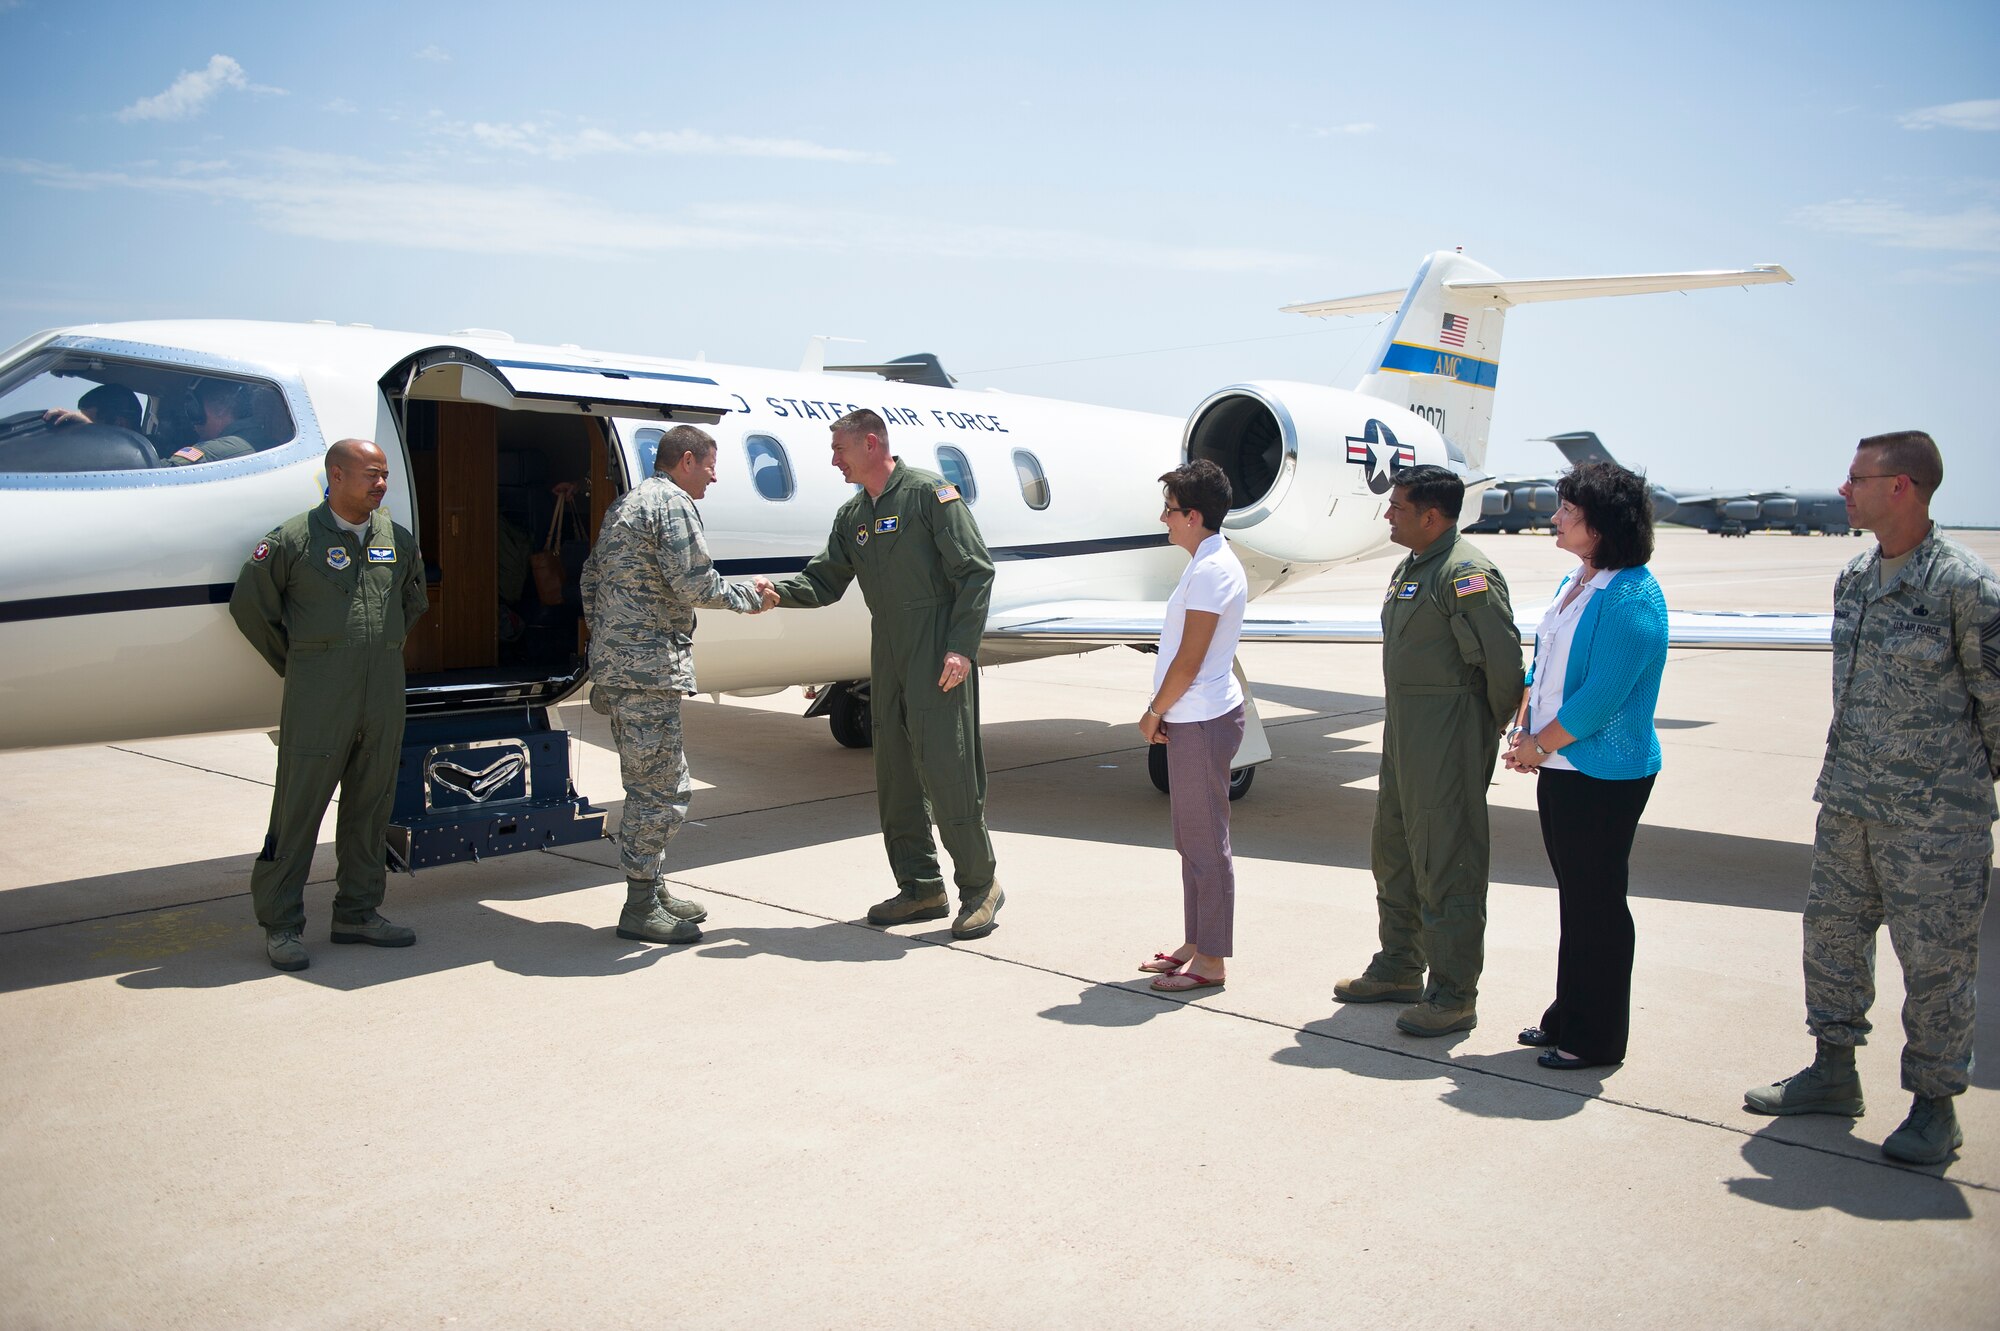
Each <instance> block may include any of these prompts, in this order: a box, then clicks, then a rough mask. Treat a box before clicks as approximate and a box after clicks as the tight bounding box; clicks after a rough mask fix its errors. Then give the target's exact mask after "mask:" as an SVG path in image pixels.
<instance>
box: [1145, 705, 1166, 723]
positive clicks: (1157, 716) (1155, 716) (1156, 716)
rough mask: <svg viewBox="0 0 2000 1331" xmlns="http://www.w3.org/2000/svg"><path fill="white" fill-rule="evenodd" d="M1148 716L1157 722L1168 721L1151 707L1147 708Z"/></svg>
mask: <svg viewBox="0 0 2000 1331" xmlns="http://www.w3.org/2000/svg"><path fill="white" fill-rule="evenodd" d="M1146 715H1147V716H1150V717H1152V718H1153V719H1154V720H1155V721H1164V720H1166V719H1167V718H1166V717H1164V716H1162V715H1160V714H1159V713H1158V712H1156V711H1154V710H1153V709H1152V707H1151V706H1150V705H1148V706H1147V708H1146Z"/></svg>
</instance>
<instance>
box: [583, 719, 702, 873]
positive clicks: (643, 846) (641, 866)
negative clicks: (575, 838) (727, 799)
mask: <svg viewBox="0 0 2000 1331" xmlns="http://www.w3.org/2000/svg"><path fill="white" fill-rule="evenodd" d="M591 695H592V700H593V701H592V705H593V706H597V705H598V704H599V703H602V704H604V705H605V706H606V707H607V708H608V711H607V715H609V716H610V718H611V737H612V739H614V740H616V741H617V743H618V775H619V777H620V779H621V780H623V781H624V783H625V812H624V815H623V816H622V817H621V818H620V819H619V822H618V858H619V860H620V862H621V863H623V865H624V867H625V876H626V877H627V878H644V879H657V878H659V876H660V875H661V874H662V873H663V872H664V871H665V869H666V860H667V843H668V842H669V841H671V840H673V839H674V833H676V832H678V831H680V830H681V824H682V823H684V822H686V821H687V816H688V801H689V798H690V796H691V795H692V793H693V790H694V783H693V779H692V778H691V777H690V776H689V775H688V765H687V753H686V750H685V748H684V747H683V745H682V742H681V699H680V695H679V694H677V693H671V692H668V691H667V690H665V689H607V688H593V689H592V690H591Z"/></svg>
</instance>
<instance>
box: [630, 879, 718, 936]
mask: <svg viewBox="0 0 2000 1331" xmlns="http://www.w3.org/2000/svg"><path fill="white" fill-rule="evenodd" d="M654 886H655V884H654V883H653V881H652V879H650V878H627V879H626V880H625V909H624V910H623V911H621V912H620V913H619V916H618V936H619V937H620V938H635V939H637V940H639V941H640V942H642V943H699V942H700V941H701V930H700V929H698V928H696V927H695V924H694V922H693V921H692V920H683V919H680V918H679V917H677V916H675V915H672V914H670V913H669V912H668V911H667V908H666V907H665V906H663V905H661V904H660V900H659V898H658V897H656V896H655V895H654V894H653V889H654Z"/></svg>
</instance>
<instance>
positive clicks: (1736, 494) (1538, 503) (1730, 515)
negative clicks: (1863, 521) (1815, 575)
mask: <svg viewBox="0 0 2000 1331" xmlns="http://www.w3.org/2000/svg"><path fill="white" fill-rule="evenodd" d="M1542 442H1544V443H1550V444H1554V445H1555V446H1556V447H1557V448H1559V449H1561V450H1562V455H1563V456H1564V457H1566V458H1568V459H1569V464H1570V466H1572V467H1580V466H1582V465H1583V464H1584V463H1586V462H1611V463H1616V462H1617V461H1618V459H1617V458H1614V457H1612V456H1611V450H1609V449H1607V448H1606V447H1605V446H1604V444H1603V443H1602V441H1600V440H1599V439H1598V437H1597V436H1596V435H1595V434H1592V433H1591V432H1590V431H1589V430H1573V431H1571V432H1570V433H1568V434H1557V435H1550V436H1549V437H1548V438H1547V439H1546V440H1543V441H1542ZM1559 479H1560V477H1556V476H1503V477H1501V478H1500V479H1498V480H1496V481H1494V482H1493V484H1492V485H1491V486H1489V487H1488V488H1487V490H1486V492H1485V494H1483V495H1481V496H1480V506H1479V518H1478V520H1477V521H1475V522H1474V523H1472V524H1471V525H1470V526H1468V527H1467V528H1466V529H1465V530H1467V531H1470V532H1518V531H1533V530H1535V529H1536V528H1538V527H1540V528H1546V527H1547V526H1548V525H1549V519H1550V518H1553V517H1554V516H1555V512H1556V502H1557V501H1556V481H1557V480H1559ZM1651 485H1652V491H1653V517H1654V519H1655V520H1656V521H1659V522H1672V523H1676V524H1678V525H1680V526H1683V527H1698V528H1700V529H1701V530H1703V531H1709V532H1714V533H1715V534H1716V535H1717V536H1743V535H1747V534H1748V533H1750V532H1753V531H1788V532H1790V533H1792V535H1794V536H1811V535H1813V534H1814V533H1815V532H1823V533H1825V534H1826V535H1828V536H1848V535H1854V536H1859V535H1860V534H1861V533H1860V532H1859V531H1858V530H1857V529H1855V528H1852V527H1850V526H1848V525H1847V501H1846V500H1844V499H1842V498H1841V497H1840V496H1839V495H1838V494H1836V493H1832V492H1830V491H1826V490H1790V489H1785V490H1706V491H1695V490H1684V491H1675V490H1671V489H1668V488H1667V487H1666V486H1664V485H1661V484H1659V483H1658V482H1652V483H1651Z"/></svg>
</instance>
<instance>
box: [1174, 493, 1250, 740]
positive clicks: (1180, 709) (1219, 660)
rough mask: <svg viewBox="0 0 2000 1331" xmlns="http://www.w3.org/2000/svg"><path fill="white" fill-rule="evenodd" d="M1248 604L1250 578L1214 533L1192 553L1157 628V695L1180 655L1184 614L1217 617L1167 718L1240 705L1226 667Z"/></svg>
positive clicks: (1211, 715) (1208, 716)
mask: <svg viewBox="0 0 2000 1331" xmlns="http://www.w3.org/2000/svg"><path fill="white" fill-rule="evenodd" d="M1249 603H1250V580H1249V579H1248V578H1246V577H1245V576H1244V575H1243V565H1242V563H1241V562H1239V561H1238V560H1237V558H1236V552H1235V551H1234V550H1231V549H1230V548H1229V542H1227V541H1225V540H1223V539H1222V534H1221V533H1220V532H1218V533H1216V534H1215V535H1214V536H1211V537H1209V538H1208V539H1207V540H1205V541H1203V542H1202V543H1201V545H1200V546H1198V547H1197V548H1196V549H1195V552H1194V558H1193V559H1191V560H1189V561H1188V566H1187V570H1186V571H1185V572H1183V573H1182V574H1181V580H1180V585H1179V586H1177V587H1175V588H1174V594H1173V595H1172V596H1170V597H1168V598H1167V617H1166V620H1165V622H1164V623H1162V624H1161V625H1160V654H1159V655H1158V656H1157V657H1156V658H1155V659H1154V661H1153V692H1154V694H1156V695H1157V694H1158V693H1159V691H1160V685H1161V684H1162V683H1163V682H1164V681H1165V680H1166V678H1167V667H1169V666H1171V665H1172V664H1173V663H1174V657H1175V656H1177V655H1179V654H1180V650H1181V635H1182V632H1183V630H1184V629H1185V628H1186V627H1187V612H1188V611H1190V610H1205V611H1207V612H1208V613H1209V614H1212V615H1218V616H1220V617H1221V618H1220V620H1219V621H1218V622H1217V624H1216V626H1215V636H1214V637H1213V638H1211V639H1210V640H1209V643H1208V654H1207V655H1206V656H1204V657H1202V658H1201V669H1200V671H1199V672H1197V673H1196V675H1195V677H1194V683H1192V684H1190V685H1188V689H1187V692H1186V693H1183V694H1182V695H1181V696H1180V698H1179V699H1178V700H1177V701H1176V702H1175V703H1174V705H1173V706H1172V707H1169V708H1168V709H1167V716H1166V719H1167V720H1169V721H1212V720H1214V719H1215V718H1216V717H1218V716H1221V715H1223V714H1224V713H1226V712H1228V711H1229V710H1230V709H1232V708H1234V707H1236V706H1237V705H1238V704H1240V703H1241V702H1242V701H1243V689H1242V686H1241V685H1239V684H1237V682H1236V672H1235V671H1234V670H1233V669H1232V668H1231V667H1232V666H1233V665H1234V664H1235V661H1236V643H1237V640H1238V639H1239V638H1241V637H1242V636H1243V608H1244V607H1245V606H1247V605H1248V604H1249Z"/></svg>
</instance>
